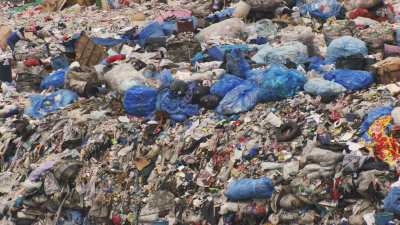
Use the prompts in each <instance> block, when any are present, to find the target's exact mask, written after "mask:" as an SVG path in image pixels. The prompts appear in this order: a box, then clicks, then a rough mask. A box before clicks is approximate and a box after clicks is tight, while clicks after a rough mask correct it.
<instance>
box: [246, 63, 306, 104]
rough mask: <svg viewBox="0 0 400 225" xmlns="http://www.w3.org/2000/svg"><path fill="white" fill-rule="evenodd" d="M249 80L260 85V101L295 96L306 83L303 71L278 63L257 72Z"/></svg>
mask: <svg viewBox="0 0 400 225" xmlns="http://www.w3.org/2000/svg"><path fill="white" fill-rule="evenodd" d="M249 80H252V81H254V82H255V83H256V84H257V85H258V87H259V98H258V100H259V101H276V100H280V99H284V98H287V97H291V96H294V95H295V94H296V93H297V92H298V91H300V90H302V89H303V86H304V84H305V83H306V78H305V77H304V75H303V74H302V73H300V72H299V71H297V70H294V69H288V68H286V67H285V66H282V65H278V64H273V65H272V66H271V67H270V68H268V69H266V70H263V71H260V72H258V73H256V74H255V75H253V76H251V77H250V78H249Z"/></svg>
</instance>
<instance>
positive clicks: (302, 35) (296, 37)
mask: <svg viewBox="0 0 400 225" xmlns="http://www.w3.org/2000/svg"><path fill="white" fill-rule="evenodd" d="M279 36H280V40H281V41H282V42H289V41H299V42H301V43H303V44H304V45H306V46H307V47H308V48H309V49H312V47H313V41H314V37H315V35H314V33H313V31H312V29H311V27H306V26H289V27H286V28H283V29H282V30H280V31H279Z"/></svg>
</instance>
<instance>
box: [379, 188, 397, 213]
mask: <svg viewBox="0 0 400 225" xmlns="http://www.w3.org/2000/svg"><path fill="white" fill-rule="evenodd" d="M383 207H384V209H385V211H386V212H392V213H394V214H396V215H400V187H393V188H392V189H391V190H390V192H389V194H388V195H387V196H386V198H385V199H384V200H383Z"/></svg>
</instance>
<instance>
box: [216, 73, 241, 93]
mask: <svg viewBox="0 0 400 225" xmlns="http://www.w3.org/2000/svg"><path fill="white" fill-rule="evenodd" d="M243 82H244V80H242V79H240V78H239V77H237V76H234V75H230V74H225V75H223V77H222V78H221V79H220V80H219V81H217V82H216V83H214V84H213V85H212V86H211V89H210V93H211V94H213V95H218V96H219V97H222V98H223V97H224V96H225V95H226V93H228V92H229V91H230V90H232V89H233V88H235V87H236V86H238V85H240V84H242V83H243Z"/></svg>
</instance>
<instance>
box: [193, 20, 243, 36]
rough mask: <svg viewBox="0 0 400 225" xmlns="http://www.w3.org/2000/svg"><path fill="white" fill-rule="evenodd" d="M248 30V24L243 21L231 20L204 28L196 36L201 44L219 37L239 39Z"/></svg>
mask: <svg viewBox="0 0 400 225" xmlns="http://www.w3.org/2000/svg"><path fill="white" fill-rule="evenodd" d="M246 30H247V27H246V24H245V23H244V22H243V21H242V20H241V19H239V18H230V19H227V20H224V21H221V22H219V23H215V24H213V25H211V26H208V27H206V28H204V29H203V30H201V31H200V32H199V33H198V34H197V35H196V39H197V40H199V41H200V42H207V41H209V40H211V39H214V38H218V37H224V38H225V39H229V38H239V37H240V35H241V34H242V33H244V32H246Z"/></svg>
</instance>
